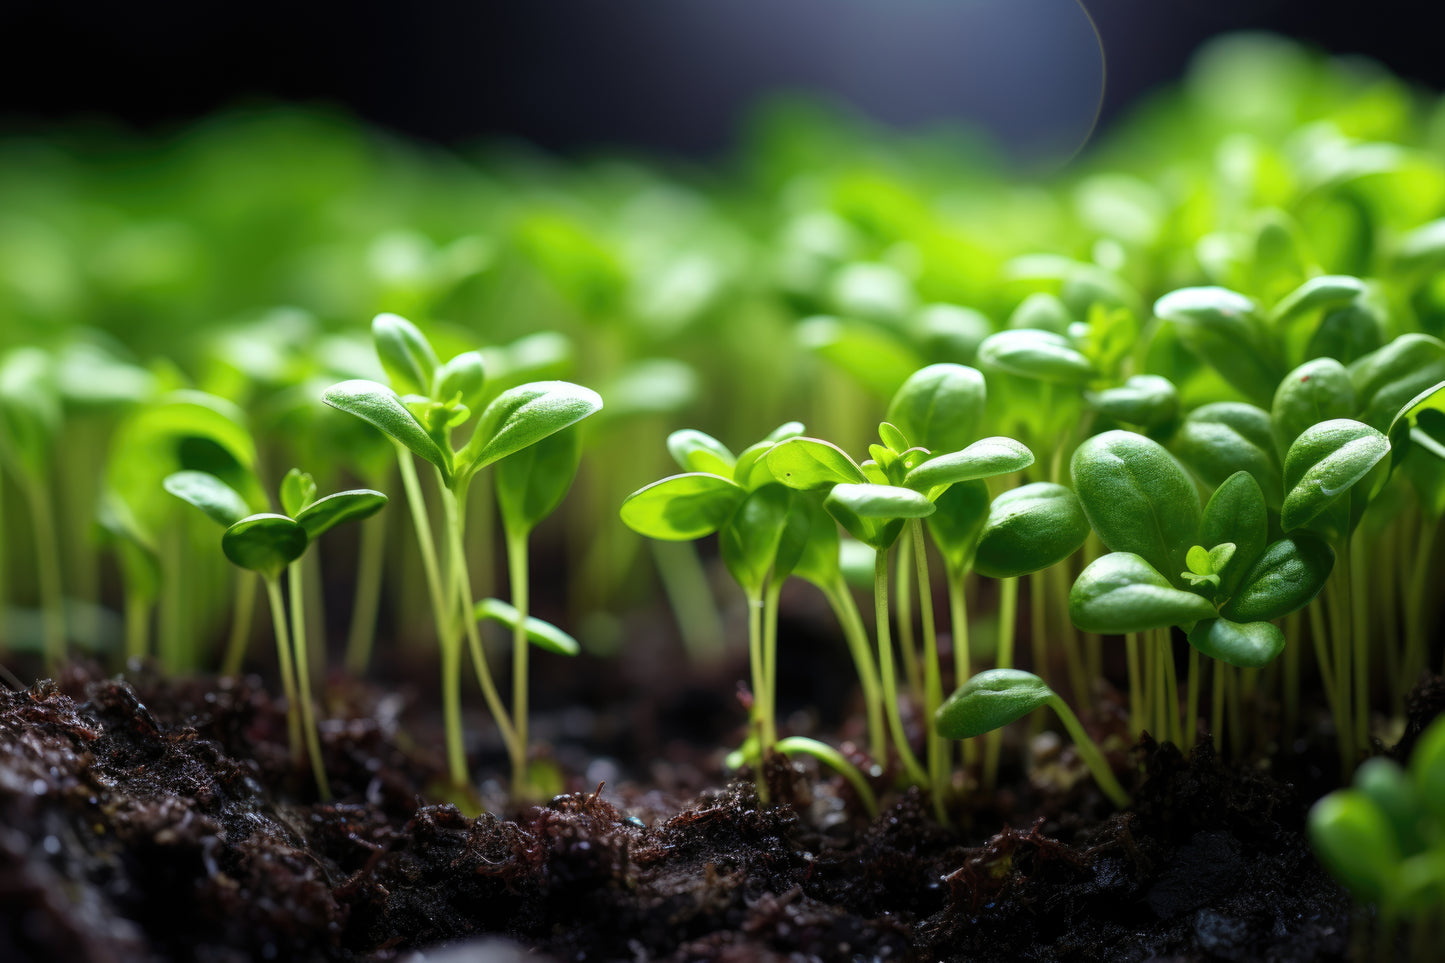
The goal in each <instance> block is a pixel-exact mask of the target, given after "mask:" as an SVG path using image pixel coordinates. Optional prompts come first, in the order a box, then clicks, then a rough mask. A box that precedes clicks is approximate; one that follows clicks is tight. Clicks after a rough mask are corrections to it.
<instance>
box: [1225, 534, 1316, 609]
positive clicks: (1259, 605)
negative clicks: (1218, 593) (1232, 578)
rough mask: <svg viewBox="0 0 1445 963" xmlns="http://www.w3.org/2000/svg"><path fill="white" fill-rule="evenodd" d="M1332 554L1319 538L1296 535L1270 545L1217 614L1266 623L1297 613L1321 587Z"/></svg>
mask: <svg viewBox="0 0 1445 963" xmlns="http://www.w3.org/2000/svg"><path fill="white" fill-rule="evenodd" d="M1334 564H1335V553H1334V551H1333V550H1332V549H1331V548H1330V547H1329V545H1328V544H1326V543H1325V541H1324V540H1323V539H1320V538H1316V537H1315V536H1313V535H1309V534H1306V533H1303V532H1301V533H1299V534H1296V535H1291V536H1287V537H1285V538H1281V539H1280V540H1278V541H1276V542H1272V543H1271V544H1270V545H1269V546H1268V547H1267V548H1265V550H1264V552H1263V553H1261V554H1260V556H1259V558H1258V559H1256V560H1255V562H1254V564H1253V565H1251V566H1250V567H1249V570H1248V571H1247V572H1246V573H1245V574H1244V577H1243V578H1241V579H1240V581H1239V588H1238V590H1237V591H1236V592H1235V594H1234V596H1233V597H1232V598H1230V600H1229V601H1228V602H1226V603H1225V604H1224V607H1223V608H1222V609H1221V610H1220V611H1221V613H1222V614H1223V615H1224V616H1225V617H1226V618H1229V619H1233V620H1234V621H1236V622H1268V621H1271V620H1273V619H1279V618H1283V617H1284V616H1286V615H1288V614H1290V613H1291V612H1298V611H1299V610H1300V609H1302V608H1304V607H1305V606H1306V605H1308V604H1309V603H1310V602H1311V601H1312V600H1313V599H1314V597H1315V596H1316V595H1318V594H1319V593H1320V590H1321V589H1323V588H1324V587H1325V582H1326V580H1328V579H1329V577H1330V570H1331V569H1332V568H1334Z"/></svg>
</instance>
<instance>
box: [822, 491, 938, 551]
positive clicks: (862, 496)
mask: <svg viewBox="0 0 1445 963" xmlns="http://www.w3.org/2000/svg"><path fill="white" fill-rule="evenodd" d="M823 507H824V508H826V509H827V511H828V514H830V515H832V516H833V517H834V518H836V519H837V520H838V524H840V525H842V526H843V528H844V529H846V530H847V531H848V533H849V534H851V535H852V536H853V537H854V538H856V539H858V540H859V541H861V542H864V543H866V544H867V545H869V546H871V547H872V548H874V549H876V550H878V551H883V550H885V549H887V548H888V547H889V546H890V545H892V544H893V543H894V542H895V541H897V540H898V535H899V533H900V532H902V530H903V523H904V520H906V519H909V518H927V517H928V516H929V515H932V514H933V512H934V507H933V503H932V502H930V501H929V500H928V499H927V498H925V497H924V496H922V495H920V494H919V493H918V492H916V491H913V490H912V489H911V488H899V487H896V486H893V485H878V484H865V485H854V484H844V485H834V486H833V488H832V490H831V491H829V492H828V497H827V498H825V499H824V500H823Z"/></svg>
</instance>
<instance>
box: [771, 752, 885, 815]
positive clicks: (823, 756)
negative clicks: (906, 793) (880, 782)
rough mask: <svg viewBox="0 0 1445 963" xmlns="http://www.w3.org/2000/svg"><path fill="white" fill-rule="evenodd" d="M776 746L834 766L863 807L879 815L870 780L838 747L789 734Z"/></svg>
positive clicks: (872, 813)
mask: <svg viewBox="0 0 1445 963" xmlns="http://www.w3.org/2000/svg"><path fill="white" fill-rule="evenodd" d="M776 748H777V750H778V752H781V753H782V754H783V755H785V756H787V755H791V754H793V753H795V752H801V753H803V754H804V755H808V756H812V757H813V758H814V759H816V760H818V761H819V762H822V763H826V764H827V765H829V766H832V767H833V768H834V769H835V770H837V772H838V774H839V775H841V776H842V777H843V778H844V779H846V780H848V782H849V784H850V785H852V787H853V791H854V792H856V793H857V794H858V799H859V800H860V801H861V802H862V803H863V808H864V809H866V810H867V811H868V815H869V816H877V815H878V797H877V796H875V795H874V794H873V788H872V787H871V786H869V785H868V780H866V779H864V778H863V774H862V773H861V772H859V771H858V767H857V766H855V765H853V764H852V763H851V762H849V761H848V760H847V758H846V757H844V755H843V754H842V753H841V752H839V751H838V750H837V749H834V748H833V747H832V746H830V745H828V744H827V743H825V742H819V741H818V740H817V739H809V738H807V737H806V736H789V737H788V738H786V739H780V740H779V741H778V744H777V746H776Z"/></svg>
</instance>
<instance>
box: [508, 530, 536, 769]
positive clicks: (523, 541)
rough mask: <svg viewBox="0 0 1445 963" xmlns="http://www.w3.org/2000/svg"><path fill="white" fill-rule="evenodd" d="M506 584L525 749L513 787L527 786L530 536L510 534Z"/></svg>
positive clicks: (519, 732) (517, 726)
mask: <svg viewBox="0 0 1445 963" xmlns="http://www.w3.org/2000/svg"><path fill="white" fill-rule="evenodd" d="M507 584H508V585H509V586H510V587H511V592H512V607H513V608H515V609H516V610H517V624H516V625H515V626H513V627H512V731H513V732H515V733H516V739H517V743H518V745H520V746H521V747H522V749H523V752H522V754H521V756H520V757H519V758H514V759H513V760H512V786H513V789H514V791H515V790H516V787H519V786H524V785H526V783H527V757H526V751H525V750H526V747H527V657H528V654H529V646H528V644H527V624H526V623H527V616H528V615H529V614H530V609H529V607H530V604H531V603H530V601H529V599H528V588H529V580H528V573H527V533H526V532H525V531H521V532H513V531H508V532H507Z"/></svg>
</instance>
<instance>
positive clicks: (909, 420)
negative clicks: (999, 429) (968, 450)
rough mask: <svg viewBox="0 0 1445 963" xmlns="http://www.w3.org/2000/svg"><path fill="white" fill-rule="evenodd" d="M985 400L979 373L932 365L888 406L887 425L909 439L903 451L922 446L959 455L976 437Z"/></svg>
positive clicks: (911, 378) (919, 372)
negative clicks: (890, 425) (961, 449)
mask: <svg viewBox="0 0 1445 963" xmlns="http://www.w3.org/2000/svg"><path fill="white" fill-rule="evenodd" d="M986 396H987V392H986V389H985V386H984V381H983V375H982V374H981V373H979V371H978V370H977V369H974V368H970V367H968V366H967V365H961V364H931V365H928V366H927V367H925V368H920V369H919V370H917V371H915V372H914V373H913V374H912V375H910V376H909V377H908V380H907V381H905V382H903V386H902V387H900V388H899V389H898V392H897V393H896V394H895V395H894V396H893V400H892V401H890V402H889V404H888V421H889V422H890V423H891V424H893V425H895V426H897V428H898V430H899V431H900V432H902V434H903V435H904V436H905V437H906V438H907V444H905V445H904V446H903V448H904V449H906V448H909V447H912V446H913V445H920V446H922V447H924V448H927V449H929V450H930V451H934V452H945V451H957V450H959V449H960V448H962V447H963V446H964V445H966V444H968V443H969V442H970V441H972V440H973V439H974V438H975V437H977V435H978V426H979V424H980V423H981V421H982V419H983V410H984V403H985V400H986ZM884 441H885V442H886V441H887V439H886V438H885V439H884ZM895 450H898V451H900V452H901V451H902V450H903V449H895Z"/></svg>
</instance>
